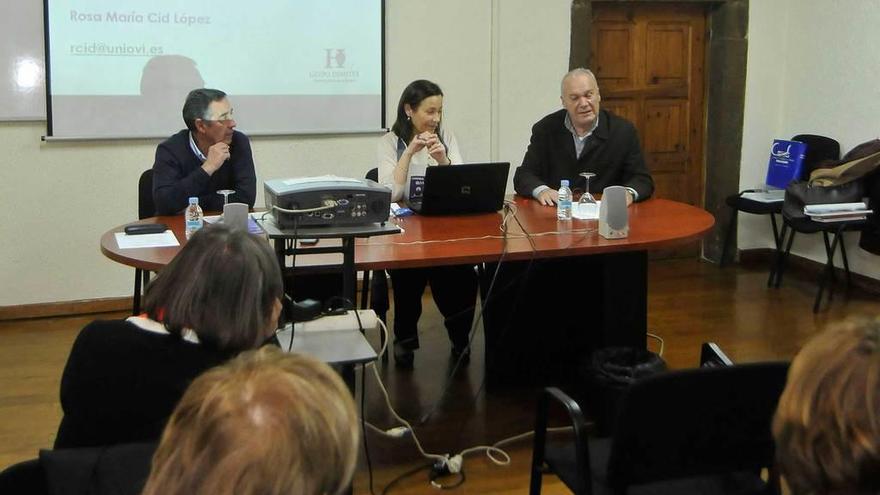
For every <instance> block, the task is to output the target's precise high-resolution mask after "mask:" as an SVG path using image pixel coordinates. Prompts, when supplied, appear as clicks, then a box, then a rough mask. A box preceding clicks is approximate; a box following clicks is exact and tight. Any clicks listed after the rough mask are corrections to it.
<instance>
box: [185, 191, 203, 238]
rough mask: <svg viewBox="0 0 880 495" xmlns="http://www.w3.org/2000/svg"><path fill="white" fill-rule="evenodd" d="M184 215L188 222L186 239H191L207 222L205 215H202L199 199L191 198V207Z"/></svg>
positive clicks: (187, 208) (188, 207)
mask: <svg viewBox="0 0 880 495" xmlns="http://www.w3.org/2000/svg"><path fill="white" fill-rule="evenodd" d="M183 215H184V220H186V238H187V239H189V238H190V237H192V235H193V234H195V233H196V231H197V230H199V229H200V228H202V225H204V222H205V215H204V213H202V207H201V206H199V198H197V197H192V198H189V206H187V207H186V210H185V211H184V212H183Z"/></svg>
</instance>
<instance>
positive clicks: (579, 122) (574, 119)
mask: <svg viewBox="0 0 880 495" xmlns="http://www.w3.org/2000/svg"><path fill="white" fill-rule="evenodd" d="M561 86H562V90H561V93H560V98H561V99H562V106H563V107H565V110H566V111H567V112H568V118H569V119H571V123H572V125H573V126H574V128H575V129H576V130H577V131H578V133H579V134H583V133H586V132H588V131H590V130H591V129H592V128H593V126H594V125H595V123H596V119H597V118H599V103H600V102H601V101H602V97H601V96H600V95H599V83H598V82H596V76H594V75H593V73H592V72H591V71H590V70H588V69H583V68H578V69H573V70H571V71H569V72H568V73H567V74H565V76H563V77H562V84H561Z"/></svg>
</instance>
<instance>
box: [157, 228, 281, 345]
mask: <svg viewBox="0 0 880 495" xmlns="http://www.w3.org/2000/svg"><path fill="white" fill-rule="evenodd" d="M282 293H283V282H282V280H281V270H280V268H279V267H278V260H277V259H276V258H275V254H274V253H273V251H272V249H271V248H270V247H269V243H268V242H267V241H266V240H265V239H263V238H261V237H258V236H254V235H251V234H249V233H247V231H244V230H241V229H232V228H230V227H227V226H225V225H222V224H216V225H205V227H204V228H202V229H201V230H199V231H198V232H196V233H195V234H194V235H193V236H192V238H191V239H190V240H189V242H187V243H186V245H185V246H184V247H183V249H181V250H180V253H178V254H177V256H175V257H174V259H172V260H171V263H169V264H168V265H167V266H166V267H165V268H163V269H162V270H161V271H160V272H159V274H158V275H157V276H156V278H155V279H154V280H153V282H152V283H151V284H150V285H149V286H148V287H147V290H146V294H145V296H144V308H145V312H146V313H147V315H148V316H149V317H150V318H152V319H154V320H156V321H161V322H162V323H164V324H165V327H166V328H167V329H168V331H169V332H171V333H173V334H176V335H182V334H183V332H184V330H185V329H191V330H193V331H194V332H195V333H196V335H197V336H198V338H199V341H200V342H201V343H202V344H204V345H207V346H211V347H213V348H216V349H220V350H226V351H230V352H236V351H241V350H245V349H253V348H255V347H257V346H259V345H260V344H262V343H263V342H265V341H266V339H267V338H269V337H270V336H272V334H273V332H274V330H275V327H276V323H277V321H278V316H279V313H280V311H281V296H282Z"/></svg>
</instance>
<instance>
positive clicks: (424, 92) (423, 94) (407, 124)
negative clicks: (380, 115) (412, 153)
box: [391, 79, 443, 144]
mask: <svg viewBox="0 0 880 495" xmlns="http://www.w3.org/2000/svg"><path fill="white" fill-rule="evenodd" d="M432 96H443V91H441V90H440V86H437V85H436V84H434V83H432V82H431V81H427V80H425V79H419V80H418V81H413V82H411V83H409V86H407V87H406V88H404V90H403V93H402V94H401V95H400V102H399V103H398V104H397V120H395V121H394V125H393V126H391V130H392V131H393V132H394V134H395V135H397V137H399V138H400V139H403V142H404V143H407V144H409V142H410V140H412V138H413V125H412V121H411V120H410V119H408V118H407V116H406V109H405V108H404V107H405V106H406V105H409V106H410V108H412V109H413V110H415V109H416V108H418V107H419V105H421V103H422V101H424V99H425V98H430V97H432ZM436 132H437V136H440V126H439V125H438V126H437V131H436Z"/></svg>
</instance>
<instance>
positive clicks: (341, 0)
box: [46, 0, 383, 137]
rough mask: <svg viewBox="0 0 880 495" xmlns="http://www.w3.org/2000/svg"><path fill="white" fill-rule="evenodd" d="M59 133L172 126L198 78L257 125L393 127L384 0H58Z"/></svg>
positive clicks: (55, 77)
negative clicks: (387, 102)
mask: <svg viewBox="0 0 880 495" xmlns="http://www.w3.org/2000/svg"><path fill="white" fill-rule="evenodd" d="M46 2H47V9H46V12H47V21H48V26H47V29H48V33H49V45H48V55H49V56H48V65H49V81H50V93H51V94H50V104H51V122H50V125H51V130H52V132H51V134H52V135H54V136H77V137H88V136H94V137H101V136H163V135H169V134H171V133H172V132H173V131H174V130H176V129H179V128H181V127H182V125H183V123H182V120H181V117H180V109H181V107H182V104H183V99H184V97H185V95H186V93H187V92H188V91H189V90H191V89H193V88H196V87H202V86H205V87H212V88H218V89H222V90H224V91H226V92H227V93H228V94H229V95H230V99H231V100H232V104H233V106H234V107H235V113H236V119H237V121H238V125H239V128H240V129H242V130H244V131H245V132H254V133H276V132H277V133H287V132H358V131H369V130H378V129H379V128H380V127H381V124H382V122H381V111H382V109H381V95H382V89H383V88H382V36H383V34H382V30H381V28H382V1H381V0H310V1H305V0H286V1H283V2H279V1H277V0H276V1H268V0H253V1H249V2H242V1H240V0H237V1H233V0H216V1H214V2H209V3H198V2H188V1H183V0H153V1H151V2H141V1H136V0H67V1H62V0H46Z"/></svg>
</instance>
